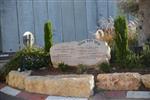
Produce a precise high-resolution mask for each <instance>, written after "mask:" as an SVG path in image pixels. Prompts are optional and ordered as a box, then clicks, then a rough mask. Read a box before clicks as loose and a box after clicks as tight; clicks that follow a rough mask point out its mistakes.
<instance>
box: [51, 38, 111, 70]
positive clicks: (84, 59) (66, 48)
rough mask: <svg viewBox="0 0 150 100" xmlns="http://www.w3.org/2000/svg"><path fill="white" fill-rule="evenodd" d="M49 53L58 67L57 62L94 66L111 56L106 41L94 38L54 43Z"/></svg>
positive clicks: (106, 60)
mask: <svg viewBox="0 0 150 100" xmlns="http://www.w3.org/2000/svg"><path fill="white" fill-rule="evenodd" d="M50 55H51V61H52V63H53V65H54V67H58V64H59V63H65V64H68V65H70V66H78V65H79V64H83V65H87V66H95V65H97V64H100V63H102V62H108V61H109V59H110V57H111V55H110V47H109V46H108V45H107V43H106V42H104V41H97V40H94V39H87V40H83V41H81V42H66V43H60V44H56V45H54V46H53V47H51V49H50Z"/></svg>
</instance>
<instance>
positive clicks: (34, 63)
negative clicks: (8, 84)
mask: <svg viewBox="0 0 150 100" xmlns="http://www.w3.org/2000/svg"><path fill="white" fill-rule="evenodd" d="M49 63H50V57H49V54H48V53H45V51H44V50H43V49H41V48H37V47H32V48H24V49H22V50H21V51H18V52H17V53H16V54H15V56H14V57H13V58H12V59H11V60H10V61H9V62H8V63H7V64H6V65H5V66H4V67H3V69H2V70H0V77H1V78H3V79H4V78H5V76H6V75H7V74H8V73H9V72H10V71H11V70H17V69H18V68H20V69H21V71H23V70H33V69H39V68H42V67H47V66H49Z"/></svg>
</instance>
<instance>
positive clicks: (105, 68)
mask: <svg viewBox="0 0 150 100" xmlns="http://www.w3.org/2000/svg"><path fill="white" fill-rule="evenodd" d="M98 68H99V70H100V71H103V72H106V73H109V72H111V69H112V68H111V66H110V64H109V63H108V62H103V63H101V64H99V65H98Z"/></svg>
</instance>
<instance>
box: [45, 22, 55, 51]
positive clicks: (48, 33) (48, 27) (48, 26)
mask: <svg viewBox="0 0 150 100" xmlns="http://www.w3.org/2000/svg"><path fill="white" fill-rule="evenodd" d="M44 32H45V33H44V41H45V48H44V49H45V51H46V52H49V49H50V48H51V46H52V45H53V38H52V37H53V33H52V23H51V22H50V21H48V22H46V23H45V26H44Z"/></svg>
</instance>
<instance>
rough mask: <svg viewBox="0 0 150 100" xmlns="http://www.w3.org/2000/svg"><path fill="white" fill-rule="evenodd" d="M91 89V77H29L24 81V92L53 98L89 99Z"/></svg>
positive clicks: (92, 80)
mask: <svg viewBox="0 0 150 100" xmlns="http://www.w3.org/2000/svg"><path fill="white" fill-rule="evenodd" d="M93 87H94V76H93V75H58V76H46V77H44V76H30V77H27V78H26V79H25V89H26V91H29V92H34V93H41V94H48V95H53V96H73V97H89V96H90V95H92V94H93Z"/></svg>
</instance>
